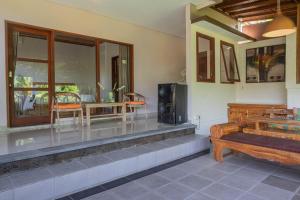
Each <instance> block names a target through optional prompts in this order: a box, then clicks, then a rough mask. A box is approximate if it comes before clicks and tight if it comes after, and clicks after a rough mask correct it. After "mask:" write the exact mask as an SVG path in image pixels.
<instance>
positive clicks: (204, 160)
mask: <svg viewBox="0 0 300 200" xmlns="http://www.w3.org/2000/svg"><path fill="white" fill-rule="evenodd" d="M192 162H193V163H194V164H195V165H196V166H198V167H199V168H200V169H204V168H207V167H211V166H213V165H215V164H218V163H219V162H217V161H215V160H214V158H213V157H211V155H210V154H208V155H205V156H200V157H199V158H195V159H193V160H192Z"/></svg>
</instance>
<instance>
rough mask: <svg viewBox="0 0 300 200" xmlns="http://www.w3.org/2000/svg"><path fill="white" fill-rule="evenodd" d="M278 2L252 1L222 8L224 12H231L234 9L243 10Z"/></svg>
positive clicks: (268, 0) (274, 0) (273, 0)
mask: <svg viewBox="0 0 300 200" xmlns="http://www.w3.org/2000/svg"><path fill="white" fill-rule="evenodd" d="M274 3H276V0H262V1H258V2H250V3H247V4H244V5H238V6H232V7H228V8H222V10H223V11H224V12H227V13H230V12H234V11H242V10H247V9H252V8H257V7H261V6H268V5H270V4H274Z"/></svg>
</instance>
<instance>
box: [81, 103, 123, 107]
mask: <svg viewBox="0 0 300 200" xmlns="http://www.w3.org/2000/svg"><path fill="white" fill-rule="evenodd" d="M123 105H124V103H123V102H114V103H85V104H84V106H85V107H88V108H101V107H114V106H123Z"/></svg>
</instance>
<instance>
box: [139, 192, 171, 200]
mask: <svg viewBox="0 0 300 200" xmlns="http://www.w3.org/2000/svg"><path fill="white" fill-rule="evenodd" d="M136 200H166V199H165V198H164V197H162V196H160V195H158V194H155V193H147V194H145V195H143V196H140V197H138V198H137V199H136Z"/></svg>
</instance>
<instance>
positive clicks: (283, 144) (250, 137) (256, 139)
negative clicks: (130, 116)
mask: <svg viewBox="0 0 300 200" xmlns="http://www.w3.org/2000/svg"><path fill="white" fill-rule="evenodd" d="M221 139H222V140H227V141H232V142H238V143H243V144H250V145H255V146H262V147H268V148H272V149H278V150H283V151H289V152H295V153H300V141H295V140H289V139H282V138H275V137H268V136H262V135H254V134H246V133H242V132H236V133H231V134H228V135H224V136H223V137H222V138H221Z"/></svg>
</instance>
